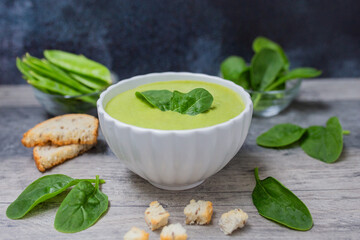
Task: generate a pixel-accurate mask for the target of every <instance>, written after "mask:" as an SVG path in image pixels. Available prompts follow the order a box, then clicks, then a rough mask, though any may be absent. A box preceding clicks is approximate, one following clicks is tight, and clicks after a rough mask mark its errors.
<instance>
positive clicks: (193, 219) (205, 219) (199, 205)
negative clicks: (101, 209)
mask: <svg viewBox="0 0 360 240" xmlns="http://www.w3.org/2000/svg"><path fill="white" fill-rule="evenodd" d="M184 214H185V217H186V218H185V223H186V224H188V225H190V224H198V225H206V224H210V222H211V217H212V215H213V205H212V202H210V201H203V200H199V201H195V200H194V199H193V200H191V201H190V203H189V204H188V205H187V206H186V207H185V209H184ZM169 217H170V214H169V212H168V211H166V210H165V209H164V208H163V206H162V205H161V204H160V203H159V202H158V201H154V202H151V203H150V206H149V207H148V208H147V209H146V210H145V222H146V223H147V225H148V226H149V228H150V229H151V230H152V231H155V230H157V229H159V228H161V227H163V229H162V231H161V233H160V240H186V239H187V237H188V236H187V233H186V229H185V228H184V227H183V226H182V225H181V224H180V223H175V224H170V225H168V220H169ZM247 220H248V215H247V214H246V213H245V212H244V211H242V210H241V209H234V210H231V211H229V212H227V213H224V214H222V215H221V218H220V220H219V226H220V230H221V231H222V232H223V233H225V234H226V235H229V234H231V233H232V232H233V231H235V230H236V229H238V228H242V227H244V225H245V224H246V222H247ZM148 239H149V233H147V232H146V231H144V230H142V229H139V228H137V227H132V228H131V229H130V231H128V232H127V233H126V234H125V236H124V240H148Z"/></svg>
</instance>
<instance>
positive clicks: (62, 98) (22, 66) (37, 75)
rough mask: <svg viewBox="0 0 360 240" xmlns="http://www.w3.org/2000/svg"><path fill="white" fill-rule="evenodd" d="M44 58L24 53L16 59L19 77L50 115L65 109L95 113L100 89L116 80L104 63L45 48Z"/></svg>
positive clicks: (72, 111) (66, 110)
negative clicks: (29, 86)
mask: <svg viewBox="0 0 360 240" xmlns="http://www.w3.org/2000/svg"><path fill="white" fill-rule="evenodd" d="M44 56H45V58H43V59H39V58H36V57H33V56H31V55H30V54H28V53H27V54H25V55H24V56H23V57H22V58H21V59H20V58H17V59H16V66H17V68H18V69H19V71H20V72H21V73H22V74H23V78H24V79H25V80H26V81H27V82H28V83H29V84H30V85H31V86H32V87H33V88H34V94H35V97H36V98H37V100H38V101H39V102H40V104H41V105H42V106H43V107H44V109H45V110H46V111H47V112H48V113H49V114H51V115H62V114H66V113H88V114H93V115H94V114H96V101H97V99H98V98H99V95H100V93H101V92H102V91H103V90H105V89H106V88H107V87H108V86H110V85H111V84H112V83H114V82H116V81H117V77H116V75H115V74H113V73H111V72H110V71H109V70H108V69H107V68H106V67H105V66H104V65H102V64H100V63H97V62H95V61H93V60H90V59H88V58H86V57H85V56H83V55H76V54H73V53H68V52H64V51H60V50H45V51H44Z"/></svg>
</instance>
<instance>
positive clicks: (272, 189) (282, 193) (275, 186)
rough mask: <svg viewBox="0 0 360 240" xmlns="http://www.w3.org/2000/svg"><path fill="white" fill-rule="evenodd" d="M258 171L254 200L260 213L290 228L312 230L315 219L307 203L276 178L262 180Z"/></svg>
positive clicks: (256, 169)
mask: <svg viewBox="0 0 360 240" xmlns="http://www.w3.org/2000/svg"><path fill="white" fill-rule="evenodd" d="M258 171H259V170H258V168H255V179H256V186H255V188H254V190H253V192H252V200H253V203H254V205H255V207H256V208H257V210H258V212H259V214H260V215H261V216H263V217H265V218H267V219H270V220H272V221H274V222H277V223H279V224H282V225H284V226H286V227H288V228H292V229H295V230H299V231H307V230H310V229H311V228H312V226H313V220H312V217H311V214H310V212H309V209H308V208H307V207H306V205H305V204H304V203H303V202H302V201H301V200H300V199H299V198H298V197H297V196H296V195H295V194H294V193H292V192H291V191H290V190H289V189H287V188H286V187H285V186H284V185H282V184H281V183H280V182H279V181H278V180H276V179H275V178H273V177H268V178H266V179H264V180H260V179H259V173H258Z"/></svg>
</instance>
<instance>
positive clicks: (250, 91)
mask: <svg viewBox="0 0 360 240" xmlns="http://www.w3.org/2000/svg"><path fill="white" fill-rule="evenodd" d="M290 81H293V82H295V84H294V86H291V87H289V88H285V89H284V90H271V91H256V90H251V89H245V91H246V92H248V93H250V94H252V93H257V94H278V93H288V92H291V91H293V90H294V89H297V88H299V87H300V85H301V83H302V78H297V79H292V80H290Z"/></svg>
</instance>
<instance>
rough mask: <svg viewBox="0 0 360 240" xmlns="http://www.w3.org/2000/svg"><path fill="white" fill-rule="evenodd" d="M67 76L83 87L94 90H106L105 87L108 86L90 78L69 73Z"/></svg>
mask: <svg viewBox="0 0 360 240" xmlns="http://www.w3.org/2000/svg"><path fill="white" fill-rule="evenodd" d="M69 75H70V76H71V77H72V78H74V79H76V80H77V81H78V82H80V83H82V84H84V85H85V86H88V87H90V88H93V89H96V90H102V89H104V88H106V87H107V86H109V84H108V83H104V82H102V81H97V79H94V78H91V77H86V76H81V75H79V74H76V73H71V72H69Z"/></svg>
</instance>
